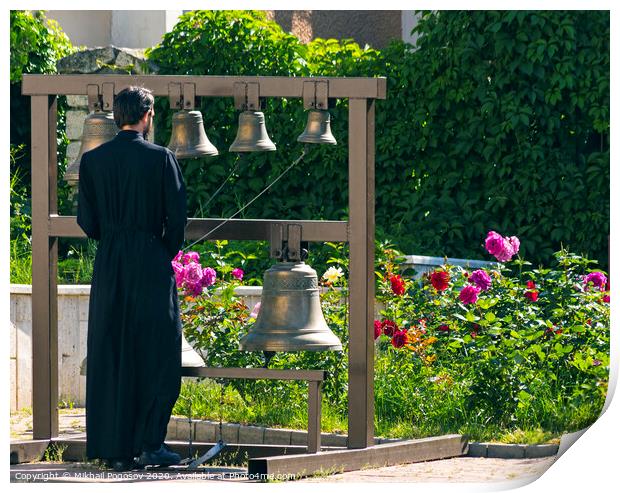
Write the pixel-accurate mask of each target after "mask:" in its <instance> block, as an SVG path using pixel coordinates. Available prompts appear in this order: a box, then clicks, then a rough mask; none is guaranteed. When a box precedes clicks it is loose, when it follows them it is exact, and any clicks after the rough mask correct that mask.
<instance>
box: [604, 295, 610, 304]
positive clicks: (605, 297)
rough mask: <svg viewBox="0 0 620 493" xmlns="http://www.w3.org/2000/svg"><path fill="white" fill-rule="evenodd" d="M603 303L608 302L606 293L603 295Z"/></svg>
mask: <svg viewBox="0 0 620 493" xmlns="http://www.w3.org/2000/svg"><path fill="white" fill-rule="evenodd" d="M603 303H609V295H608V294H606V295H605V296H603Z"/></svg>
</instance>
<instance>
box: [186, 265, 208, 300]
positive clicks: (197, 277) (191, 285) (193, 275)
mask: <svg viewBox="0 0 620 493" xmlns="http://www.w3.org/2000/svg"><path fill="white" fill-rule="evenodd" d="M183 273H184V276H185V278H184V280H183V285H184V286H185V289H186V290H188V291H191V292H192V293H193V295H194V296H198V295H200V294H201V293H202V288H203V284H202V277H203V274H202V267H201V266H200V264H197V263H195V262H192V263H190V264H187V265H186V266H185V267H184V269H183Z"/></svg>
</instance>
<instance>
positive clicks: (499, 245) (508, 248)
mask: <svg viewBox="0 0 620 493" xmlns="http://www.w3.org/2000/svg"><path fill="white" fill-rule="evenodd" d="M520 246H521V243H520V242H519V238H517V237H516V236H511V237H510V238H508V237H503V236H502V235H500V234H499V233H496V232H495V231H489V232H488V234H487V238H486V240H485V247H486V249H487V252H489V253H490V254H491V255H493V256H495V258H496V259H497V260H499V261H500V262H508V261H509V260H511V259H512V257H513V256H514V255H516V254H517V252H518V251H519V247H520Z"/></svg>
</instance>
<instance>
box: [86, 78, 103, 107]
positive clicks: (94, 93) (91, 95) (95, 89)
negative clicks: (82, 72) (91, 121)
mask: <svg viewBox="0 0 620 493" xmlns="http://www.w3.org/2000/svg"><path fill="white" fill-rule="evenodd" d="M86 93H87V94H88V111H90V112H91V113H92V112H93V111H101V108H102V104H101V97H100V95H99V86H98V85H97V84H88V85H87V86H86Z"/></svg>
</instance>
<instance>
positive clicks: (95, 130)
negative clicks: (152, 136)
mask: <svg viewBox="0 0 620 493" xmlns="http://www.w3.org/2000/svg"><path fill="white" fill-rule="evenodd" d="M117 133H118V127H117V126H116V123H114V116H113V115H112V113H111V112H110V111H94V112H92V113H91V114H89V115H88V116H87V117H86V119H85V120H84V128H83V130H82V138H81V140H82V144H81V145H80V152H79V153H78V156H77V158H75V161H73V162H72V163H71V164H70V165H69V166H67V169H66V171H65V176H64V179H65V181H66V182H67V183H70V184H75V183H77V182H78V181H79V179H80V162H81V161H82V155H83V154H84V153H85V152H87V151H91V150H93V149H95V148H96V147H99V146H100V145H101V144H103V143H104V142H107V141H109V140H112V139H113V138H114V137H115V136H116V134H117Z"/></svg>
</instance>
